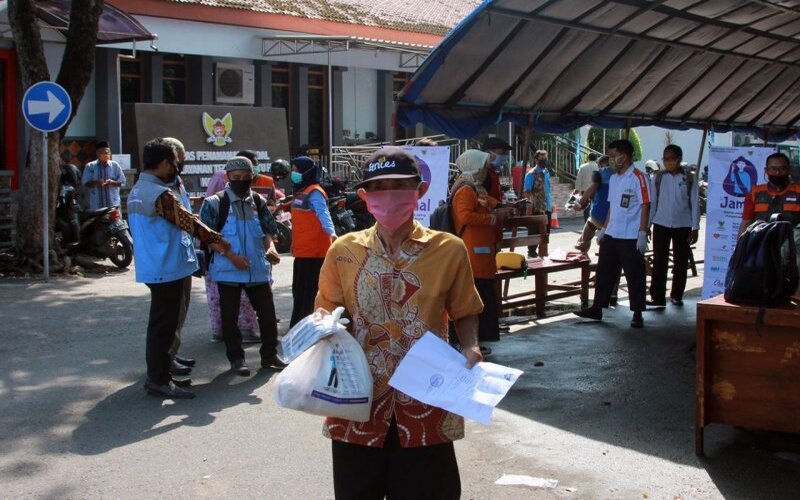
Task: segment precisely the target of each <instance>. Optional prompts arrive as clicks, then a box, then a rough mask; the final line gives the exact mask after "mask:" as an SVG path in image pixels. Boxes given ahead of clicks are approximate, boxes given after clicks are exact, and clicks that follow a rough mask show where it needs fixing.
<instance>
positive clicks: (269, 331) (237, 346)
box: [217, 283, 278, 363]
mask: <svg viewBox="0 0 800 500" xmlns="http://www.w3.org/2000/svg"><path fill="white" fill-rule="evenodd" d="M217 288H218V290H219V309H220V316H221V317H222V339H223V340H224V341H225V356H226V357H227V358H228V361H230V362H231V363H233V362H234V361H237V360H240V359H244V348H243V347H242V331H241V330H240V329H239V325H238V322H239V321H238V320H239V306H240V305H241V299H242V289H244V292H245V293H246V294H247V298H248V299H249V300H250V304H251V305H252V306H253V309H254V310H255V311H256V317H257V318H258V328H259V331H260V332H261V349H260V351H259V353H260V354H261V359H262V360H267V359H269V358H270V357H271V356H273V355H274V354H275V353H276V352H277V347H278V326H277V324H276V321H275V303H274V302H273V300H272V289H271V288H270V286H269V284H268V283H262V284H259V285H255V286H244V284H237V285H230V284H223V283H217Z"/></svg>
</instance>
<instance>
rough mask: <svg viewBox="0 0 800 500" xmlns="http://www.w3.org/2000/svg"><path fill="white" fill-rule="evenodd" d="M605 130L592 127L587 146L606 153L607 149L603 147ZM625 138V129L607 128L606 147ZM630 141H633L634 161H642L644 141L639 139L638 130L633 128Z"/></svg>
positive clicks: (629, 136) (629, 137) (587, 138)
mask: <svg viewBox="0 0 800 500" xmlns="http://www.w3.org/2000/svg"><path fill="white" fill-rule="evenodd" d="M603 130H604V129H602V128H597V127H591V128H590V129H589V133H588V134H587V135H586V145H587V146H588V147H589V148H591V149H593V150H595V151H600V152H603V153H604V152H605V147H604V145H603ZM624 138H625V129H621V128H607V129H605V146H608V145H609V144H611V143H612V142H613V141H616V140H617V139H624ZM628 140H629V141H631V144H633V161H639V160H641V159H642V141H641V139H640V138H639V134H638V133H637V132H636V129H634V128H632V129H631V131H630V134H629V135H628Z"/></svg>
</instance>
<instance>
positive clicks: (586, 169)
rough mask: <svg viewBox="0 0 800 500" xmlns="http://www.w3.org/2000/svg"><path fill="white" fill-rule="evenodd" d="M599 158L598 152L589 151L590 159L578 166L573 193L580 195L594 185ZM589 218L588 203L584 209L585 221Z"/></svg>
mask: <svg viewBox="0 0 800 500" xmlns="http://www.w3.org/2000/svg"><path fill="white" fill-rule="evenodd" d="M597 158H598V155H597V153H589V161H588V162H587V163H584V164H583V165H581V166H580V168H578V175H576V176H575V189H574V190H573V191H572V194H574V195H576V196H578V197H580V196H581V195H583V192H584V191H586V190H587V189H589V188H590V187H591V186H592V176H593V175H594V173H595V172H597V170H598V166H597ZM588 218H589V205H586V209H585V210H584V211H583V221H584V222H586V220H587V219H588Z"/></svg>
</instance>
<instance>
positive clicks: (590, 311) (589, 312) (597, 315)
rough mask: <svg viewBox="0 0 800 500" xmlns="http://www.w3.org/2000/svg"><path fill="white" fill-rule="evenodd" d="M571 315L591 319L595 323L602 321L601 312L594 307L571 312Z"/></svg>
mask: <svg viewBox="0 0 800 500" xmlns="http://www.w3.org/2000/svg"><path fill="white" fill-rule="evenodd" d="M572 314H574V315H575V316H577V317H579V318H585V319H593V320H596V321H600V320H602V319H603V310H602V309H600V308H599V307H594V306H592V307H587V308H586V309H581V310H580V311H572Z"/></svg>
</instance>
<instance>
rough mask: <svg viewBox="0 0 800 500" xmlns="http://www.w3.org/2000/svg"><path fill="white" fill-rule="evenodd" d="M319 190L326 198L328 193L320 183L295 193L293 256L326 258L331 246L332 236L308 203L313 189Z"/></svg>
mask: <svg viewBox="0 0 800 500" xmlns="http://www.w3.org/2000/svg"><path fill="white" fill-rule="evenodd" d="M315 190H316V191H319V192H320V193H322V196H324V197H325V199H326V200H327V199H328V195H326V194H325V190H324V189H322V187H320V185H319V184H312V185H310V186H308V187H307V188H305V189H304V190H302V191H301V192H299V193H295V194H294V201H292V256H293V257H300V258H319V259H323V258H325V254H327V253H328V248H330V246H331V236H330V235H329V234H328V233H326V232H325V230H324V229H323V228H322V224H321V223H320V221H319V218H318V217H317V214H316V213H315V212H314V209H313V208H311V205H310V204H309V203H308V197H309V196H310V195H311V193H312V192H313V191H315Z"/></svg>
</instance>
